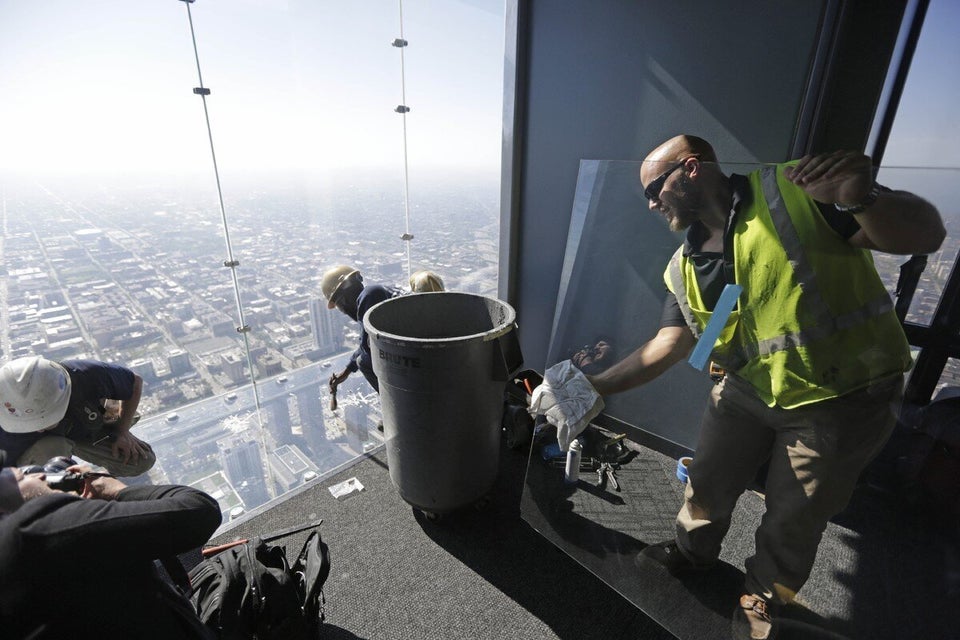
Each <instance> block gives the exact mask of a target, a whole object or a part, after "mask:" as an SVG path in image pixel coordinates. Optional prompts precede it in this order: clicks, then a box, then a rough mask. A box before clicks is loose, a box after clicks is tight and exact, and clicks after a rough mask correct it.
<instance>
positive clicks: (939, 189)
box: [877, 0, 960, 325]
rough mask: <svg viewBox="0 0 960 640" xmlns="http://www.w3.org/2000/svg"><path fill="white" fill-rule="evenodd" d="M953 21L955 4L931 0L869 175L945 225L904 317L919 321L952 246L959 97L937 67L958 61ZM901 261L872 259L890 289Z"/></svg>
mask: <svg viewBox="0 0 960 640" xmlns="http://www.w3.org/2000/svg"><path fill="white" fill-rule="evenodd" d="M957 24H960V5H958V4H957V3H956V2H953V1H952V0H931V2H930V5H929V7H928V8H927V14H926V17H925V19H924V22H923V30H922V31H921V34H920V40H919V41H918V43H917V48H916V51H915V53H914V56H913V60H912V62H911V64H910V74H909V75H908V76H907V81H906V83H905V84H904V87H903V95H902V97H901V98H900V103H899V105H898V107H897V116H896V119H895V120H894V122H893V127H892V129H891V130H890V137H889V140H888V142H887V147H886V151H885V152H884V156H883V168H881V170H880V172H879V174H878V176H877V179H878V180H879V182H880V183H881V184H885V185H889V186H891V187H894V188H899V189H906V190H908V191H913V192H914V193H918V194H921V195H923V196H924V197H926V198H928V199H929V200H930V201H931V202H933V203H934V204H935V205H937V207H938V208H939V209H940V213H941V214H942V215H943V218H944V223H945V225H946V227H947V239H946V241H944V243H943V246H942V248H941V249H940V251H937V252H936V253H934V254H932V255H930V256H929V257H928V261H927V266H926V269H925V270H924V272H923V274H922V275H921V277H920V282H919V285H918V286H917V292H916V295H915V296H914V298H913V303H912V304H911V305H910V309H909V313H908V314H907V317H906V319H907V320H908V321H910V322H916V323H919V324H925V325H928V324H930V320H931V318H932V317H933V312H934V311H935V310H936V305H937V302H938V301H939V299H940V294H941V292H942V291H943V287H944V285H945V284H946V282H947V277H948V276H949V275H950V269H951V268H952V266H953V263H954V260H956V257H957V249H958V247H960V209H958V205H957V203H958V202H960V183H958V182H957V175H958V171H960V120H958V119H957V116H956V112H955V111H956V110H955V108H954V106H953V105H955V104H956V103H957V100H960V83H958V82H956V79H955V78H954V77H953V76H952V75H951V74H949V73H947V74H944V72H943V70H944V69H956V68H958V67H960V41H958V40H957V38H956V27H957ZM902 262H903V261H902V260H900V261H896V260H895V259H893V258H891V257H882V258H881V257H880V255H879V254H878V259H877V267H878V269H879V270H880V272H881V275H882V276H883V278H884V281H885V282H887V283H888V285H889V287H890V289H891V291H892V290H893V288H894V287H895V286H896V282H897V278H898V276H899V268H898V267H899V265H900V264H901V263H902Z"/></svg>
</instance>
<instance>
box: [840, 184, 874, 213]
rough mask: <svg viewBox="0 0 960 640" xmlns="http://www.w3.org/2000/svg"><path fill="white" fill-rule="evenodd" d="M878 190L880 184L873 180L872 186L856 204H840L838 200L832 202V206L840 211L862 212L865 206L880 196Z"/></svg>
mask: <svg viewBox="0 0 960 640" xmlns="http://www.w3.org/2000/svg"><path fill="white" fill-rule="evenodd" d="M880 191H881V188H880V185H879V184H878V183H877V182H876V181H874V183H873V186H872V187H870V191H868V192H867V195H866V196H864V198H863V200H861V201H860V202H858V203H857V204H841V203H839V202H834V203H833V206H834V207H836V209H837V211H839V212H841V213H863V212H864V211H865V210H866V208H867V207H869V206H870V205H872V204H873V203H874V202H876V201H877V198H879V197H880Z"/></svg>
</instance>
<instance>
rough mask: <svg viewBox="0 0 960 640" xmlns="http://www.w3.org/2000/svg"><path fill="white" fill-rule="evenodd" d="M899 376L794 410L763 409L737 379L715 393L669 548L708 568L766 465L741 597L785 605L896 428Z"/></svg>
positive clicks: (726, 381)
mask: <svg viewBox="0 0 960 640" xmlns="http://www.w3.org/2000/svg"><path fill="white" fill-rule="evenodd" d="M902 396H903V376H894V377H892V378H887V379H885V380H883V381H881V382H877V383H875V384H873V385H871V386H870V387H867V388H866V389H862V390H860V391H855V392H853V393H850V394H847V395H845V396H843V397H840V398H833V399H830V400H824V401H822V402H817V403H815V404H812V405H806V406H803V407H798V408H796V409H789V410H788V409H781V408H779V407H768V406H767V405H766V404H765V403H764V402H763V401H761V400H760V399H759V398H758V397H757V396H756V394H755V393H754V392H753V390H752V387H751V386H750V385H749V384H748V383H746V382H745V381H744V380H742V379H739V378H737V377H735V376H730V375H728V376H727V377H726V378H725V379H724V381H723V382H721V383H720V384H718V385H717V386H715V387H714V389H713V393H712V394H711V398H710V403H709V405H708V407H707V410H706V412H705V413H704V417H703V421H702V423H701V430H700V438H699V443H698V444H697V449H696V451H695V452H694V455H693V462H692V463H691V465H690V468H689V478H690V481H689V483H688V484H687V489H686V493H685V495H684V504H683V507H682V508H681V509H680V513H679V514H678V516H677V543H678V545H679V546H680V549H681V551H683V552H684V553H685V554H686V555H688V556H689V557H691V559H693V560H695V561H697V562H710V561H713V560H715V559H716V558H717V556H718V555H719V553H720V544H721V542H722V541H723V537H724V536H725V535H726V533H727V529H728V528H729V526H730V516H731V513H732V512H733V509H734V507H735V506H736V503H737V499H738V498H739V497H740V494H741V493H743V491H744V489H746V487H747V485H748V484H749V483H750V482H751V481H752V480H753V479H754V477H755V476H756V473H757V470H758V469H759V468H760V466H761V465H762V464H763V463H764V462H765V461H767V460H768V459H769V461H770V467H769V472H768V474H767V481H766V494H765V505H766V512H765V513H764V515H763V518H762V520H761V522H760V526H759V527H758V528H757V531H756V552H755V555H753V556H752V557H749V558H747V560H746V563H745V564H746V570H747V577H746V591H747V592H748V593H752V594H756V595H760V596H763V597H764V598H767V599H769V600H773V601H774V602H781V603H782V602H789V601H790V600H792V599H793V596H794V595H796V593H797V591H799V590H800V587H802V586H803V584H804V583H805V582H806V580H807V578H808V577H809V576H810V570H811V569H812V568H813V562H814V559H815V558H816V553H817V547H818V545H819V544H820V539H821V537H822V535H823V531H824V529H825V528H826V525H827V521H828V520H829V519H830V518H831V517H833V516H834V515H836V514H837V513H839V512H840V511H842V510H843V509H844V507H846V505H847V502H848V501H849V500H850V496H851V495H852V493H853V490H854V487H855V485H856V482H857V478H858V477H859V475H860V472H861V471H862V470H863V469H864V467H865V466H866V465H867V463H868V462H870V460H871V459H872V458H873V457H874V456H875V455H876V454H877V453H879V451H880V449H881V448H882V446H883V444H884V443H885V442H886V441H887V438H889V436H890V434H891V432H892V431H893V428H894V426H895V424H896V419H897V415H898V413H899V410H900V402H901V399H902Z"/></svg>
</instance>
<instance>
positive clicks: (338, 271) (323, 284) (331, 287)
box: [320, 264, 360, 309]
mask: <svg viewBox="0 0 960 640" xmlns="http://www.w3.org/2000/svg"><path fill="white" fill-rule="evenodd" d="M359 273H360V272H359V271H357V270H356V269H354V268H353V267H350V266H348V265H345V264H338V265H337V266H335V267H332V268H330V269H327V271H326V272H325V273H324V274H323V279H322V280H321V281H320V290H321V291H322V292H323V297H324V298H326V299H327V308H328V309H333V308H334V307H335V306H337V303H336V295H337V292H338V291H339V290H340V287H341V286H343V283H344V282H346V281H348V280H349V279H350V278H352V277H353V275H354V274H359Z"/></svg>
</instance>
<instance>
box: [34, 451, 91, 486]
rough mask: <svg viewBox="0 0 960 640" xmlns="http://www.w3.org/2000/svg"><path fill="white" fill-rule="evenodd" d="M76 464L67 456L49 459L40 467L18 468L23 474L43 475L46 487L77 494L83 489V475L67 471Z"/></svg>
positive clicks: (35, 465) (36, 465)
mask: <svg viewBox="0 0 960 640" xmlns="http://www.w3.org/2000/svg"><path fill="white" fill-rule="evenodd" d="M75 464H77V462H76V461H75V460H74V459H73V458H68V457H67V456H56V457H55V458H50V459H49V460H47V461H46V463H44V464H43V465H42V466H41V465H38V464H32V465H28V466H26V467H20V471H22V472H23V473H25V474H26V473H43V474H46V478H45V479H46V482H47V486H48V487H50V488H51V489H56V490H58V491H75V492H77V493H79V492H80V490H81V489H83V479H84V477H83V474H80V473H71V472H68V471H67V468H68V467H71V466H73V465H75Z"/></svg>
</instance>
